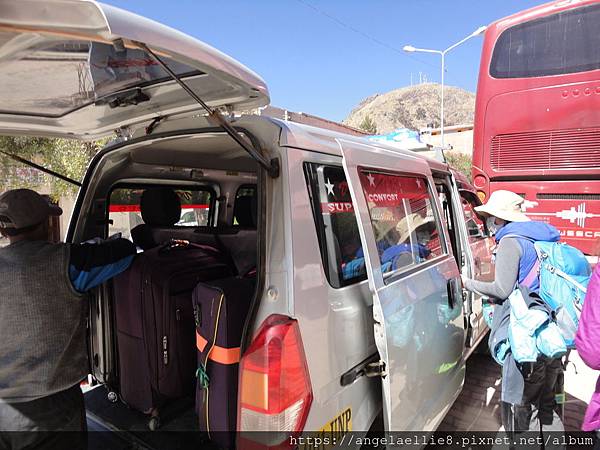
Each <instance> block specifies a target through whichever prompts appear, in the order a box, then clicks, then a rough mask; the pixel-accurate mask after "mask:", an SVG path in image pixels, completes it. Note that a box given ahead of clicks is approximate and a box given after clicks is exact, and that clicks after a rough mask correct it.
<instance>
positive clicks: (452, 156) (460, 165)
mask: <svg viewBox="0 0 600 450" xmlns="http://www.w3.org/2000/svg"><path fill="white" fill-rule="evenodd" d="M444 155H445V156H446V161H447V162H448V164H450V165H451V166H452V167H453V168H454V169H456V170H458V171H459V172H462V173H463V175H465V176H466V177H467V178H468V179H469V181H472V179H471V167H472V165H473V160H472V158H471V155H466V154H464V153H460V152H445V153H444Z"/></svg>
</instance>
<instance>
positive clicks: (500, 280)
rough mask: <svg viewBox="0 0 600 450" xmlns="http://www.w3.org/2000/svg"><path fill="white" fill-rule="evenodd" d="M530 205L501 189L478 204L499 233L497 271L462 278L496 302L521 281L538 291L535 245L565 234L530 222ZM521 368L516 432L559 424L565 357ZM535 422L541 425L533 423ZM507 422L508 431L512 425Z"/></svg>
mask: <svg viewBox="0 0 600 450" xmlns="http://www.w3.org/2000/svg"><path fill="white" fill-rule="evenodd" d="M530 205H531V204H530V203H528V202H527V201H526V200H525V199H524V198H523V197H521V196H520V195H518V194H516V193H514V192H511V191H506V190H499V191H495V192H493V193H492V195H491V196H490V198H489V200H488V202H487V203H486V204H485V205H482V206H478V207H476V208H475V210H476V211H477V212H478V213H479V214H481V215H482V216H484V217H486V224H487V227H488V229H489V230H490V232H492V233H493V234H494V235H495V240H496V243H497V247H496V250H495V275H494V281H492V282H483V281H477V280H473V279H469V278H466V277H463V285H464V287H465V288H466V289H468V290H470V291H474V292H477V293H479V294H481V295H483V296H487V297H489V299H490V302H491V303H494V304H501V303H503V302H504V301H505V300H506V299H507V298H508V297H509V295H510V294H511V293H512V291H513V290H514V289H515V287H516V285H517V283H518V284H521V285H525V286H527V287H528V288H529V289H530V290H531V291H533V292H538V291H539V288H540V282H539V277H538V276H536V274H535V273H534V271H535V269H534V266H535V263H536V261H537V253H536V251H535V248H534V245H533V243H534V242H535V241H551V242H556V241H558V240H559V239H560V234H559V232H558V230H557V229H556V228H555V227H553V226H552V225H550V224H547V223H544V222H538V221H532V220H530V219H529V217H527V216H526V215H525V213H524V211H525V208H526V207H527V206H530ZM532 274H533V275H532ZM494 323H496V321H494ZM492 331H493V330H492ZM526 364H527V363H526ZM519 371H520V372H521V373H522V375H523V380H524V387H523V401H522V402H521V405H515V406H514V408H513V414H514V419H515V422H516V428H517V431H526V430H527V429H528V428H529V427H531V428H530V429H534V428H533V427H534V426H535V427H536V428H535V429H539V428H540V425H539V424H541V427H542V428H543V429H551V425H553V422H555V421H557V422H560V419H558V418H555V416H554V406H555V400H554V385H555V384H556V379H557V377H558V376H559V374H560V372H561V371H562V363H561V360H560V359H547V358H545V357H541V358H540V360H538V362H536V363H535V364H534V365H533V366H531V365H529V366H525V365H523V366H521V367H519ZM503 383H504V381H503ZM519 383H521V382H520V381H519ZM506 414H508V413H506V412H505V411H504V414H503V422H506V421H508V420H509V419H508V417H506ZM536 419H537V422H536ZM532 421H533V422H535V423H536V425H533V424H531V422H532ZM504 425H505V429H506V425H507V424H506V423H505V424H504ZM513 425H514V424H513ZM557 426H558V428H559V429H560V427H562V425H561V424H560V423H559V424H558V425H557Z"/></svg>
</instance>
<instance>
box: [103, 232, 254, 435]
mask: <svg viewBox="0 0 600 450" xmlns="http://www.w3.org/2000/svg"><path fill="white" fill-rule="evenodd" d="M234 273H235V268H234V267H231V265H230V264H228V262H227V258H225V257H224V256H223V254H222V253H221V252H220V251H219V250H217V249H215V248H212V247H209V246H204V245H198V244H193V243H190V242H188V241H184V240H172V241H170V242H169V243H167V244H164V245H161V246H159V247H155V248H153V249H150V250H146V251H145V252H144V253H141V254H139V255H138V256H137V258H136V259H135V261H134V263H133V264H132V266H131V268H130V269H129V270H128V271H126V272H124V273H123V274H121V275H120V276H119V277H117V278H116V279H115V282H114V283H115V284H114V287H115V296H116V301H115V311H116V322H117V345H118V350H119V351H118V353H119V356H118V358H119V370H120V374H119V375H120V376H119V382H120V394H121V399H122V400H123V401H124V402H125V403H126V404H127V405H128V406H129V407H131V408H133V409H135V410H138V411H140V412H143V413H145V414H148V415H149V416H150V419H149V422H148V426H149V428H150V429H151V430H156V429H157V428H158V427H159V426H160V410H161V407H162V406H164V404H165V403H166V402H168V401H172V400H177V399H180V398H183V397H189V396H192V395H194V390H195V391H196V393H195V398H196V411H197V414H198V417H199V429H200V430H201V431H205V432H207V433H208V436H209V438H210V439H211V440H213V442H215V443H218V444H220V445H222V446H223V447H230V446H232V445H233V443H234V442H233V437H232V434H230V432H232V431H235V428H236V413H237V407H236V405H237V379H238V369H239V361H240V343H241V338H242V331H243V329H244V321H245V319H246V316H247V313H248V310H249V308H250V300H251V296H252V294H253V292H254V285H255V280H254V276H253V275H249V276H246V277H239V276H234ZM253 273H255V272H253ZM211 433H212V435H211Z"/></svg>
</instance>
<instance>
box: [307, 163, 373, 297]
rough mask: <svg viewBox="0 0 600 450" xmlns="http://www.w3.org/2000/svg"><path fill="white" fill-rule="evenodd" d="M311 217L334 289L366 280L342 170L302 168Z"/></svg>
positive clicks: (319, 167) (317, 165) (363, 261)
mask: <svg viewBox="0 0 600 450" xmlns="http://www.w3.org/2000/svg"><path fill="white" fill-rule="evenodd" d="M304 169H305V175H306V180H307V185H308V192H309V195H310V198H311V204H312V209H313V216H314V219H315V225H316V228H317V236H318V239H319V246H320V249H321V258H322V261H323V267H324V270H325V274H326V276H327V280H328V281H329V284H331V286H333V287H335V288H339V287H343V286H348V285H350V284H353V283H357V282H359V281H362V280H364V279H366V269H365V260H364V257H363V256H362V247H361V242H360V235H359V232H358V225H357V223H356V216H355V215H354V207H353V205H352V200H351V198H350V191H349V190H348V183H347V182H346V176H345V174H344V170H343V169H342V168H341V167H339V166H328V165H322V164H312V163H306V164H305V165H304Z"/></svg>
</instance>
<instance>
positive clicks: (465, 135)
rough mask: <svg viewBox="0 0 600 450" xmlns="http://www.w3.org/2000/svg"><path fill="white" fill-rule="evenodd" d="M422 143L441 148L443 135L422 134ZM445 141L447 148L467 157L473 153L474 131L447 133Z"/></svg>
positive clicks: (445, 133)
mask: <svg viewBox="0 0 600 450" xmlns="http://www.w3.org/2000/svg"><path fill="white" fill-rule="evenodd" d="M421 141H423V142H425V143H427V144H430V145H432V146H434V147H440V146H441V145H442V139H441V135H440V134H439V132H438V133H435V134H426V133H424V134H422V135H421ZM444 141H445V144H446V146H448V145H450V146H452V150H453V151H456V152H460V153H464V154H466V155H471V154H472V153H473V130H465V131H445V132H444Z"/></svg>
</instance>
